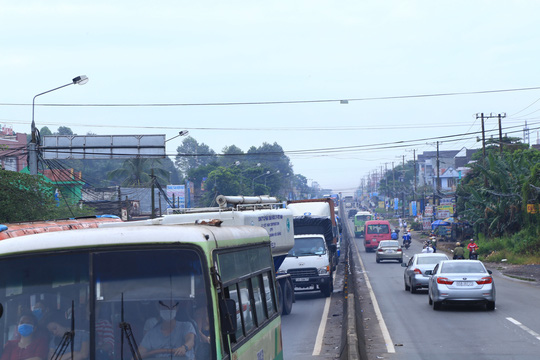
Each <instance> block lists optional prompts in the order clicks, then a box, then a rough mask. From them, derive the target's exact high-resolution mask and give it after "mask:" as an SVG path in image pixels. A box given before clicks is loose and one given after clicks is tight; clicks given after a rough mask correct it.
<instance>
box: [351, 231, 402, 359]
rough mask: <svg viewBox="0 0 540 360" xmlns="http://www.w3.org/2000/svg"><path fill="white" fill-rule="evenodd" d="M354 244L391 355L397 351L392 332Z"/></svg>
mask: <svg viewBox="0 0 540 360" xmlns="http://www.w3.org/2000/svg"><path fill="white" fill-rule="evenodd" d="M353 244H354V247H355V249H356V254H357V255H358V259H359V260H360V266H361V267H362V272H363V273H364V277H365V278H366V286H367V288H368V290H369V296H370V297H371V303H372V304H373V309H374V310H375V315H376V316H377V320H378V321H379V325H380V326H381V332H382V335H383V338H384V341H385V343H386V351H388V352H389V353H395V352H396V349H395V348H394V342H393V341H392V338H391V337H390V332H388V328H387V327H386V323H385V322H384V319H383V316H382V313H381V309H380V308H379V303H378V302H377V299H376V298H375V293H373V289H372V287H371V283H370V282H369V277H368V275H367V272H366V268H365V267H364V262H363V261H362V258H361V257H360V251H359V250H358V246H357V245H356V241H353Z"/></svg>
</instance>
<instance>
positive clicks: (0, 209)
mask: <svg viewBox="0 0 540 360" xmlns="http://www.w3.org/2000/svg"><path fill="white" fill-rule="evenodd" d="M53 207H54V190H53V188H52V187H51V185H50V183H47V182H46V181H45V180H44V179H43V178H42V177H41V176H31V175H28V174H22V173H18V172H14V171H7V170H0V223H12V222H22V221H31V220H40V219H42V218H43V217H46V216H47V214H48V213H49V212H51V211H52V210H53Z"/></svg>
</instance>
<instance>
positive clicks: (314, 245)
mask: <svg viewBox="0 0 540 360" xmlns="http://www.w3.org/2000/svg"><path fill="white" fill-rule="evenodd" d="M324 254H326V248H325V246H324V239H323V238H320V237H306V238H296V239H294V247H293V248H292V249H291V250H290V251H289V253H288V254H287V256H289V257H291V256H311V255H324Z"/></svg>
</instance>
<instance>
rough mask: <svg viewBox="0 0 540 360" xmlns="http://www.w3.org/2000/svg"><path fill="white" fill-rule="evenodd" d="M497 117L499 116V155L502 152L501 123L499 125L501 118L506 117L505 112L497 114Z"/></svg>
mask: <svg viewBox="0 0 540 360" xmlns="http://www.w3.org/2000/svg"><path fill="white" fill-rule="evenodd" d="M497 117H498V118H499V150H500V152H501V155H502V153H503V141H502V125H501V118H505V117H506V113H502V114H498V115H497Z"/></svg>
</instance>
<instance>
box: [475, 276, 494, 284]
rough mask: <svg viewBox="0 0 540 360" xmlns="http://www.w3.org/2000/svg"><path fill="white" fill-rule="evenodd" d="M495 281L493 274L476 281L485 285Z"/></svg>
mask: <svg viewBox="0 0 540 360" xmlns="http://www.w3.org/2000/svg"><path fill="white" fill-rule="evenodd" d="M492 282H493V278H492V277H491V276H486V277H483V278H481V279H480V280H476V283H477V284H478V285H485V284H491V283H492Z"/></svg>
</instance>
